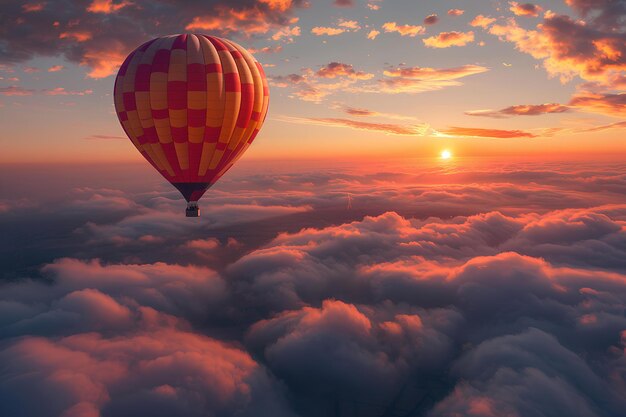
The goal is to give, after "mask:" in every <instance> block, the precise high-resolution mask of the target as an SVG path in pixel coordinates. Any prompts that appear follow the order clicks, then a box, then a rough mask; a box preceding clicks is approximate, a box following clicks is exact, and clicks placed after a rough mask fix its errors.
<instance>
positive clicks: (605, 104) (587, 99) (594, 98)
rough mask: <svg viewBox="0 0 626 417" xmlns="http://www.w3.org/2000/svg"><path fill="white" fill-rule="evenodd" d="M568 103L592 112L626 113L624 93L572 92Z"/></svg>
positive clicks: (611, 114) (616, 115) (614, 114)
mask: <svg viewBox="0 0 626 417" xmlns="http://www.w3.org/2000/svg"><path fill="white" fill-rule="evenodd" d="M569 104H570V106H572V107H576V108H578V109H581V110H584V111H588V112H592V113H600V114H606V115H608V116H614V117H624V114H626V113H625V112H626V93H617V94H611V93H593V92H580V93H577V94H574V96H573V97H572V99H571V100H570V102H569Z"/></svg>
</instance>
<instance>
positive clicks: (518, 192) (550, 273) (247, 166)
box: [0, 160, 626, 417]
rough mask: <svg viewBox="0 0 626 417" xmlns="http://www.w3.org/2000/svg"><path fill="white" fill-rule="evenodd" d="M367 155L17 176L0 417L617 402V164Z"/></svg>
mask: <svg viewBox="0 0 626 417" xmlns="http://www.w3.org/2000/svg"><path fill="white" fill-rule="evenodd" d="M365 165H366V166H367V167H366V168H364V164H362V163H361V164H350V163H343V164H339V165H338V164H336V163H335V164H333V165H332V166H331V164H330V163H328V164H322V163H317V164H313V163H311V164H309V165H306V164H304V165H301V166H297V167H296V166H294V165H289V164H282V165H281V164H271V168H268V165H267V164H263V163H260V162H255V163H245V161H244V163H243V164H242V167H240V168H237V169H236V170H234V171H233V172H232V173H229V174H228V175H227V176H226V177H225V178H224V179H223V181H222V182H220V183H219V184H218V185H217V186H216V187H215V188H214V189H212V190H210V191H209V192H208V193H207V196H206V197H205V199H203V200H202V203H201V208H202V217H201V218H200V219H187V218H185V217H184V213H183V212H184V202H183V201H182V200H181V198H180V197H179V196H178V195H177V194H176V192H175V191H173V190H172V189H170V188H169V185H168V184H166V183H164V181H162V180H160V179H159V178H157V177H156V176H151V174H150V173H146V172H147V171H148V170H149V169H148V168H147V166H144V165H141V166H123V167H107V166H102V167H93V168H92V169H91V170H90V171H88V172H87V171H85V170H84V168H80V167H76V168H72V167H65V168H59V167H57V168H53V167H50V168H49V169H47V170H45V172H46V175H45V180H42V175H41V174H42V173H41V172H39V173H37V172H33V171H32V168H30V167H17V168H16V167H10V168H7V167H4V168H2V174H3V175H5V174H6V175H9V176H8V177H6V176H5V178H14V181H11V182H10V183H9V182H8V183H7V185H6V186H3V189H2V191H1V193H0V223H1V224H2V229H3V236H2V238H1V240H0V252H1V253H2V256H0V259H1V260H0V266H1V272H2V273H3V277H2V278H3V281H2V284H0V415H3V416H5V415H6V416H12V417H21V416H47V415H49V416H63V417H78V416H81V417H92V416H94V417H95V416H116V417H119V416H137V415H149V416H174V415H175V416H231V415H237V416H303V417H308V416H325V415H328V416H343V415H346V416H348V415H350V416H353V415H354V416H392V415H393V416H422V415H423V416H431V417H435V416H520V417H526V416H529V417H534V416H581V417H583V416H584V417H586V416H598V417H600V416H605V417H615V416H619V415H621V414H622V413H623V410H624V409H626V353H625V349H626V314H625V311H626V310H625V307H626V200H624V195H626V166H625V165H624V164H623V163H622V162H620V163H615V162H607V161H605V162H602V163H588V162H584V163H583V162H580V161H578V162H568V163H562V162H558V163H557V162H540V161H538V162H522V161H518V162H512V163H506V164H505V163H501V162H495V161H491V160H473V161H456V162H453V163H441V164H425V163H424V162H423V161H419V160H415V161H402V162H400V161H396V162H393V163H377V164H365ZM72 170H75V171H72ZM80 173H83V174H82V175H79V174H80Z"/></svg>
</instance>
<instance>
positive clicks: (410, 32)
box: [382, 22, 426, 38]
mask: <svg viewBox="0 0 626 417" xmlns="http://www.w3.org/2000/svg"><path fill="white" fill-rule="evenodd" d="M382 28H383V30H384V31H385V32H386V33H393V32H397V33H399V34H400V36H410V37H412V38H413V37H415V36H417V35H421V34H423V33H424V32H425V31H426V29H425V28H424V26H413V25H398V24H397V23H396V22H387V23H385V24H384V25H383V27H382Z"/></svg>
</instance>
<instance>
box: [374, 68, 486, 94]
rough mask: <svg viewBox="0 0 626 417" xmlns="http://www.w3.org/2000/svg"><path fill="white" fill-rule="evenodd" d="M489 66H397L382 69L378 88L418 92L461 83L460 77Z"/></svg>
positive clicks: (399, 91) (387, 91)
mask: <svg viewBox="0 0 626 417" xmlns="http://www.w3.org/2000/svg"><path fill="white" fill-rule="evenodd" d="M486 71H489V68H486V67H483V66H479V65H463V66H461V67H455V68H429V67H397V68H389V69H386V70H385V71H384V73H383V74H384V75H385V76H386V77H389V78H386V79H383V80H381V81H380V82H379V86H377V87H378V90H379V91H381V90H382V91H383V92H386V93H391V94H397V93H419V92H424V91H433V90H440V89H442V88H446V87H453V86H459V85H462V83H461V82H460V81H459V80H460V79H461V78H464V77H467V76H470V75H475V74H481V73H483V72H486Z"/></svg>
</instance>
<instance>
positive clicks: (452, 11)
mask: <svg viewBox="0 0 626 417" xmlns="http://www.w3.org/2000/svg"><path fill="white" fill-rule="evenodd" d="M463 13H465V10H461V9H450V10H448V16H461V15H462V14H463Z"/></svg>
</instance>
